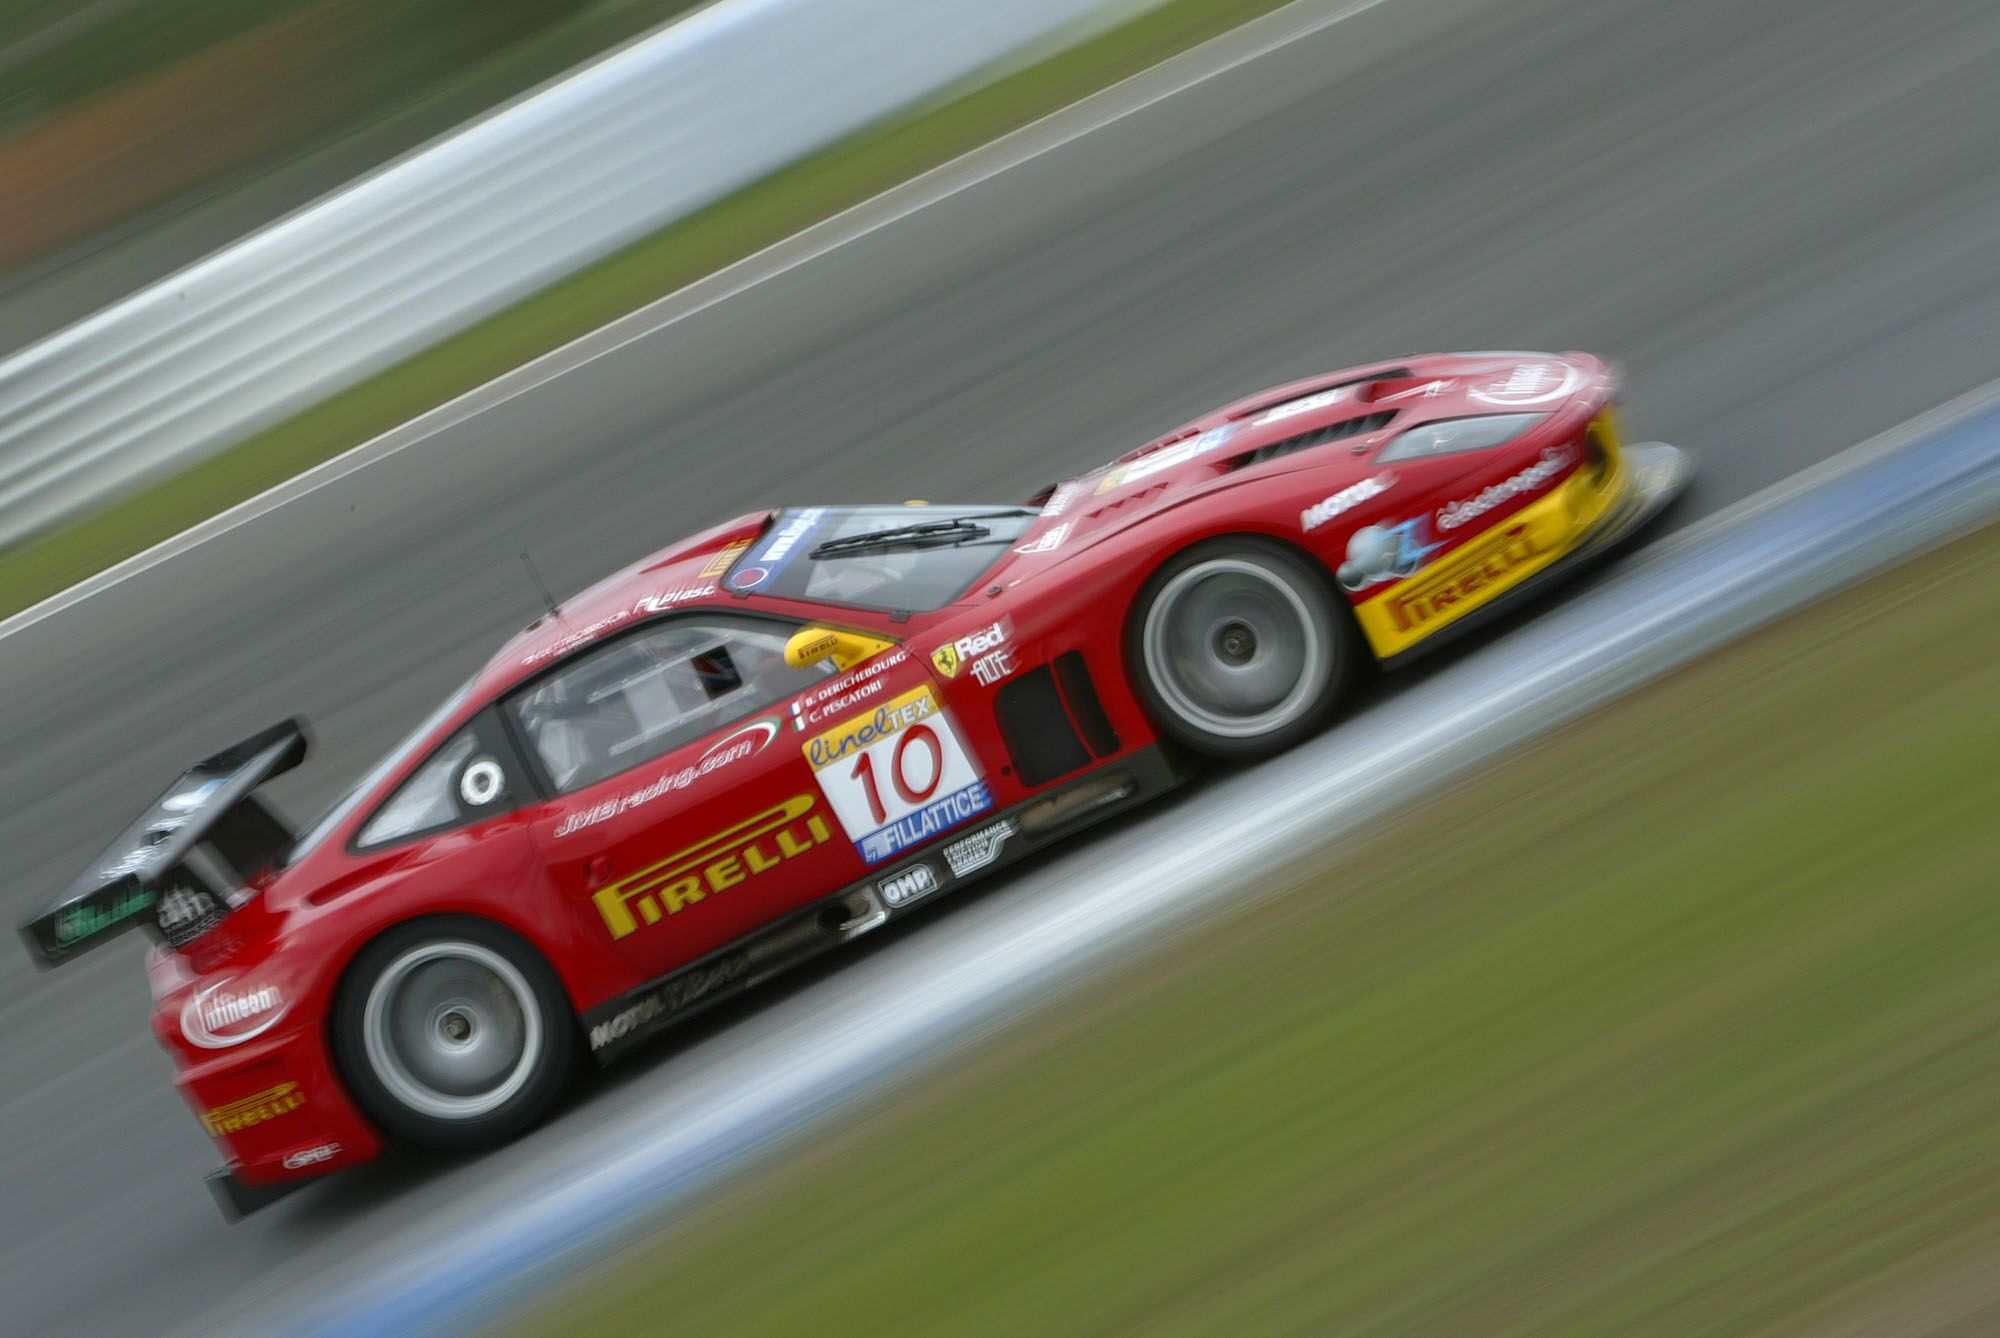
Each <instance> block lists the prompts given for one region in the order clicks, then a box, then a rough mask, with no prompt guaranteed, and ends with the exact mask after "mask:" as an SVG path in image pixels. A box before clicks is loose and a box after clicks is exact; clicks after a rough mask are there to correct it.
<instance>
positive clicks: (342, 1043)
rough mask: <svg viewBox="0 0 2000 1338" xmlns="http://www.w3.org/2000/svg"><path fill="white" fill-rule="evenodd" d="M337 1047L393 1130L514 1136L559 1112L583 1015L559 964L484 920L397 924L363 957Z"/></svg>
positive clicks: (454, 1140)
mask: <svg viewBox="0 0 2000 1338" xmlns="http://www.w3.org/2000/svg"><path fill="white" fill-rule="evenodd" d="M333 1043H334V1055H335V1058H336V1060H337V1061H338V1063H339V1065H340V1070H341V1073H342V1074H343V1075H344V1076H345V1077H346V1079H347V1084H348V1088H349V1090H350V1091H352V1092H353V1094H354V1098H355V1100H356V1101H358V1102H359V1103H360V1105H361V1108H362V1109H363V1110H365V1111H367V1112H368V1114H369V1115H370V1116H371V1117H372V1118H373V1119H374V1120H375V1121H376V1123H377V1124H379V1125H380V1126H381V1127H382V1128H383V1129H384V1130H386V1131H387V1132H389V1133H390V1134H392V1135H394V1136H396V1137H398V1138H401V1139H403V1140H405V1141H407V1142H411V1143H416V1144H420V1145H422V1146H425V1147H434V1148H449V1149H454V1150H459V1149H472V1148H481V1147H488V1146H491V1145H493V1144H495V1143H501V1142H505V1141H506V1140H507V1139H510V1138H512V1137H513V1136H514V1135H516V1134H518V1133H520V1132H521V1131H522V1130H524V1129H526V1128H528V1126H530V1125H532V1124H533V1123H534V1122H535V1121H536V1120H538V1119H540V1118H541V1117H542V1116H543V1115H544V1114H546V1113H547V1111H548V1109H549V1107H550V1106H551V1105H552V1104H554V1102H555V1100H556V1098H557V1097H559V1096H560V1095H561V1094H562V1092H563V1089H564V1087H565V1086H566V1085H567V1083H568V1081H569V1078H570V1075H571V1074H572V1072H573V1071H574V1068H575V1064H576V1057H577V1054H578V1051H577V1025H576V1018H575V1016H574V1015H573V1014H572V1013H571V1012H570V1009H569V1004H568V1001H567V999H566V998H565V996H564V994H563V990H562V986H561V983H560V982H559V981H557V979H556V975H555V972H554V971H553V970H551V969H550V967H549V965H548V963H547V962H545V961H543V960H542V958H541V956H540V954H538V953H536V952H535V951H534V950H533V949H532V948H530V947H529V946H528V945H527V944H526V943H524V942H522V941H521V940H520V939H519V938H517V937H516V936H514V935H513V934H511V933H509V932H508V931H507V930H505V929H502V928H500V927H499V926H498V925H495V924H492V923H490V922H488V921H484V920H475V919H471V918H467V917H460V916H440V917H437V918H433V919H425V920H413V921H411V922H409V923H408V924H403V925H398V926H396V927H395V928H394V929H391V930H389V931H388V932H387V933H385V934H383V935H382V936H381V937H380V938H377V939H376V940H375V941H374V942H373V943H370V944H369V945H368V946H367V947H366V948H364V949H362V951H361V953H360V954H359V955H358V956H357V957H356V958H355V959H354V964H353V966H352V967H351V968H350V969H349V971H348V973H347V978H346V980H345V981H344V982H343V984H342V986H341V991H340V999H339V1002H338V1003H337V1004H336V1006H335V1009H334V1018H333Z"/></svg>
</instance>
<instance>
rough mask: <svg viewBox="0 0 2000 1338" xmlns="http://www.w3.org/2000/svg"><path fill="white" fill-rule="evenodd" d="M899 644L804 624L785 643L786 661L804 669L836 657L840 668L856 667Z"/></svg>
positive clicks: (794, 666) (835, 661) (833, 659)
mask: <svg viewBox="0 0 2000 1338" xmlns="http://www.w3.org/2000/svg"><path fill="white" fill-rule="evenodd" d="M895 644H896V643H895V642H893V641H882V640H879V639H878V638H875V637H872V636H862V635H861V634H860V633H859V632H841V631H836V630H835V629H833V628H831V627H801V628H800V629H799V630H798V631H796V632H794V633H792V639H791V640H790V641H787V642H786V643H785V663H786V664H789V665H790V666H792V668H794V669H803V668H805V667H806V666H807V665H810V664H818V663H819V662H820V661H821V660H832V661H833V667H834V668H836V669H852V668H853V667H854V666H855V665H857V664H860V663H861V662H862V661H863V660H867V659H873V658H874V657H875V656H877V655H880V654H881V653H882V652H883V651H885V650H887V649H889V647H891V646H893V645H895Z"/></svg>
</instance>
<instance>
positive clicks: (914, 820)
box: [804, 686, 993, 864]
mask: <svg viewBox="0 0 2000 1338" xmlns="http://www.w3.org/2000/svg"><path fill="white" fill-rule="evenodd" d="M804 752H805V755H806V761H807V763H809V764H810V765H811V766H812V769H813V772H814V774H815V775H816V776H817V777H818V779H819V785H820V789H821V790H822V791H824V792H825V794H826V798H827V802H828V803H830V804H832V805H833V811H834V813H835V814H836V815H837V816H838V817H839V818H840V825H841V826H842V827H843V828H845V829H846V831H847V834H848V836H849V837H850V838H851V839H852V840H853V841H854V848H855V849H856V850H858V851H860V852H861V858H863V859H864V860H866V861H868V862H869V863H870V864H880V863H882V862H883V861H884V860H887V859H893V858H894V857H895V856H896V855H898V854H900V853H901V852H903V851H905V850H907V849H909V848H911V847H912V846H915V845H919V844H921V843H922V842H925V841H928V840H930V839H931V838H932V837H934V836H936V835H938V834H939V833H940V832H945V831H949V830H950V829H951V828H953V827H956V826H957V825H958V824H960V823H962V822H968V821H970V820H971V819H973V818H976V817H978V816H979V815H980V814H981V813H984V812H986V811H987V810H988V809H990V808H992V807H993V795H992V792H991V791H990V790H989V789H988V788H987V785H986V781H985V778H984V777H982V776H981V775H980V773H979V769H978V767H977V766H975V765H974V763H973V760H972V757H971V755H970V754H969V753H967V752H966V749H965V743H964V741H963V740H962V739H960V738H959V736H958V731H957V729H955V728H954V727H953V725H952V723H951V719H950V717H948V716H947V715H946V714H945V713H944V707H943V706H942V704H941V703H940V702H939V701H938V698H937V694H936V692H935V691H933V690H932V689H931V688H930V687H929V686H925V687H920V688H916V689H914V690H912V691H909V692H906V693H904V694H903V695H902V696H900V697H897V698H895V699H894V700H893V701H889V702H886V703H884V704H883V705H881V706H878V707H876V708H875V711H874V712H873V714H870V715H866V716H862V717H859V718H857V719H854V720H849V721H847V722H846V723H845V724H842V725H839V726H836V727H835V728H833V729H831V730H828V731H827V732H826V733H824V734H818V735H815V736H814V737H813V738H811V739H809V740H808V741H807V742H806V744H805V745H804Z"/></svg>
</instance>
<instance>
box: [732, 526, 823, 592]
mask: <svg viewBox="0 0 2000 1338" xmlns="http://www.w3.org/2000/svg"><path fill="white" fill-rule="evenodd" d="M825 522H826V508H825V507H823V506H808V507H804V508H801V509H800V510H797V511H787V512H785V513H784V514H782V515H780V516H779V517H778V523H777V524H776V525H775V526H773V527H772V529H771V533H770V534H769V535H767V536H765V539H764V542H763V543H762V544H761V545H760V546H758V547H757V549H756V550H755V551H753V552H752V553H751V554H750V557H749V559H748V560H747V561H746V562H745V564H744V565H743V566H741V567H738V568H737V569H736V571H735V572H734V573H733V574H731V576H730V577H729V588H730V589H731V590H755V589H756V588H757V587H758V586H760V585H764V584H766V583H767V582H769V581H770V580H772V579H773V578H774V577H776V576H778V575H779V574H780V573H782V572H783V571H784V570H785V568H786V567H788V566H790V565H791V562H792V559H794V558H795V557H797V556H798V554H799V553H800V552H801V551H803V550H804V549H805V548H806V547H808V545H807V542H806V541H807V540H809V539H811V538H812V536H813V533H814V531H816V530H818V529H819V527H820V526H821V525H822V524H824V523H825Z"/></svg>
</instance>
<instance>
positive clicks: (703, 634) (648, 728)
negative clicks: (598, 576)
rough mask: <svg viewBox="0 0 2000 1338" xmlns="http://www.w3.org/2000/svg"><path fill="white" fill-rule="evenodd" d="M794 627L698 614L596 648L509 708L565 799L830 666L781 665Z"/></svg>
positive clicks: (800, 685)
mask: <svg viewBox="0 0 2000 1338" xmlns="http://www.w3.org/2000/svg"><path fill="white" fill-rule="evenodd" d="M796 630H797V627H796V626H795V625H794V624H792V623H788V622H781V621H778V620H775V619H766V618H755V617H744V616H737V615H730V614H699V615H694V616H690V617H686V618H673V619H669V620H666V621H664V622H659V623H654V624H651V625H649V626H647V627H643V628H640V629H639V630H638V631H635V632H632V633H629V634H627V635H626V636H623V637H620V638H619V639H618V640H616V641H614V642H611V643H610V644H608V645H603V646H596V647H593V648H591V649H589V650H587V651H584V652H583V653H581V654H579V655H578V656H577V657H576V658H575V659H573V660H571V661H570V662H569V663H567V664H565V665H563V666H562V667H560V668H559V669H557V670H556V671H555V672H554V673H552V674H550V675H548V676H547V677H546V678H543V679H541V680H540V681H538V682H537V683H536V684H535V685H534V686H533V687H530V688H528V689H527V690H526V691H524V692H521V693H519V694H517V695H516V696H515V697H514V698H513V699H512V700H511V701H510V702H509V703H508V708H507V709H509V710H510V711H512V712H513V713H514V719H515V722H516V723H517V724H518V725H519V726H520V731H521V737H522V738H524V739H526V740H527V746H528V747H529V749H530V750H531V751H533V753H534V754H535V756H536V758H537V759H538V760H539V761H540V762H541V765H542V768H543V770H544V772H545V773H546V774H547V776H548V779H549V783H550V784H551V785H553V786H554V787H555V789H556V791H557V792H558V793H562V794H567V793H568V792H570V791H572V790H577V789H581V788H582V787H584V786H586V785H594V784H596V783H597V782H598V781H601V780H604V779H606V778H608V777H611V776H615V775H617V774H618V773H619V772H621V771H625V770H628V769H630V768H632V767H635V766H638V765H639V764H640V763H642V762H645V761H648V760H650V759H652V758H655V757H658V756H660V755H661V754H662V753H667V752H671V751H672V750H673V749H675V748H678V747H680V746H681V745H682V744H685V743H690V742H692V741H693V740H695V739H697V738H699V737H701V736H702V735H703V734H706V733H708V732H709V731H710V730H712V729H717V728H719V727H721V726H723V725H726V724H728V723H730V722H731V721H733V720H738V719H741V718H742V717H744V716H747V715H750V714H751V713H752V712H755V711H759V710H762V709H763V708H765V707H767V706H770V705H772V704H773V703H776V702H780V701H783V700H784V699H785V698H787V697H790V696H792V695H793V694H795V693H797V692H800V691H802V690H803V689H805V688H808V687H810V686H812V684H814V683H816V682H818V681H819V680H820V679H822V678H824V677H825V676H826V674H827V672H828V671H827V669H826V668H825V667H824V666H823V665H813V666H811V667H809V668H805V669H794V668H792V667H791V666H789V665H787V664H786V663H785V641H786V639H787V638H789V637H790V636H791V634H792V633H793V632H794V631H796Z"/></svg>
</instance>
